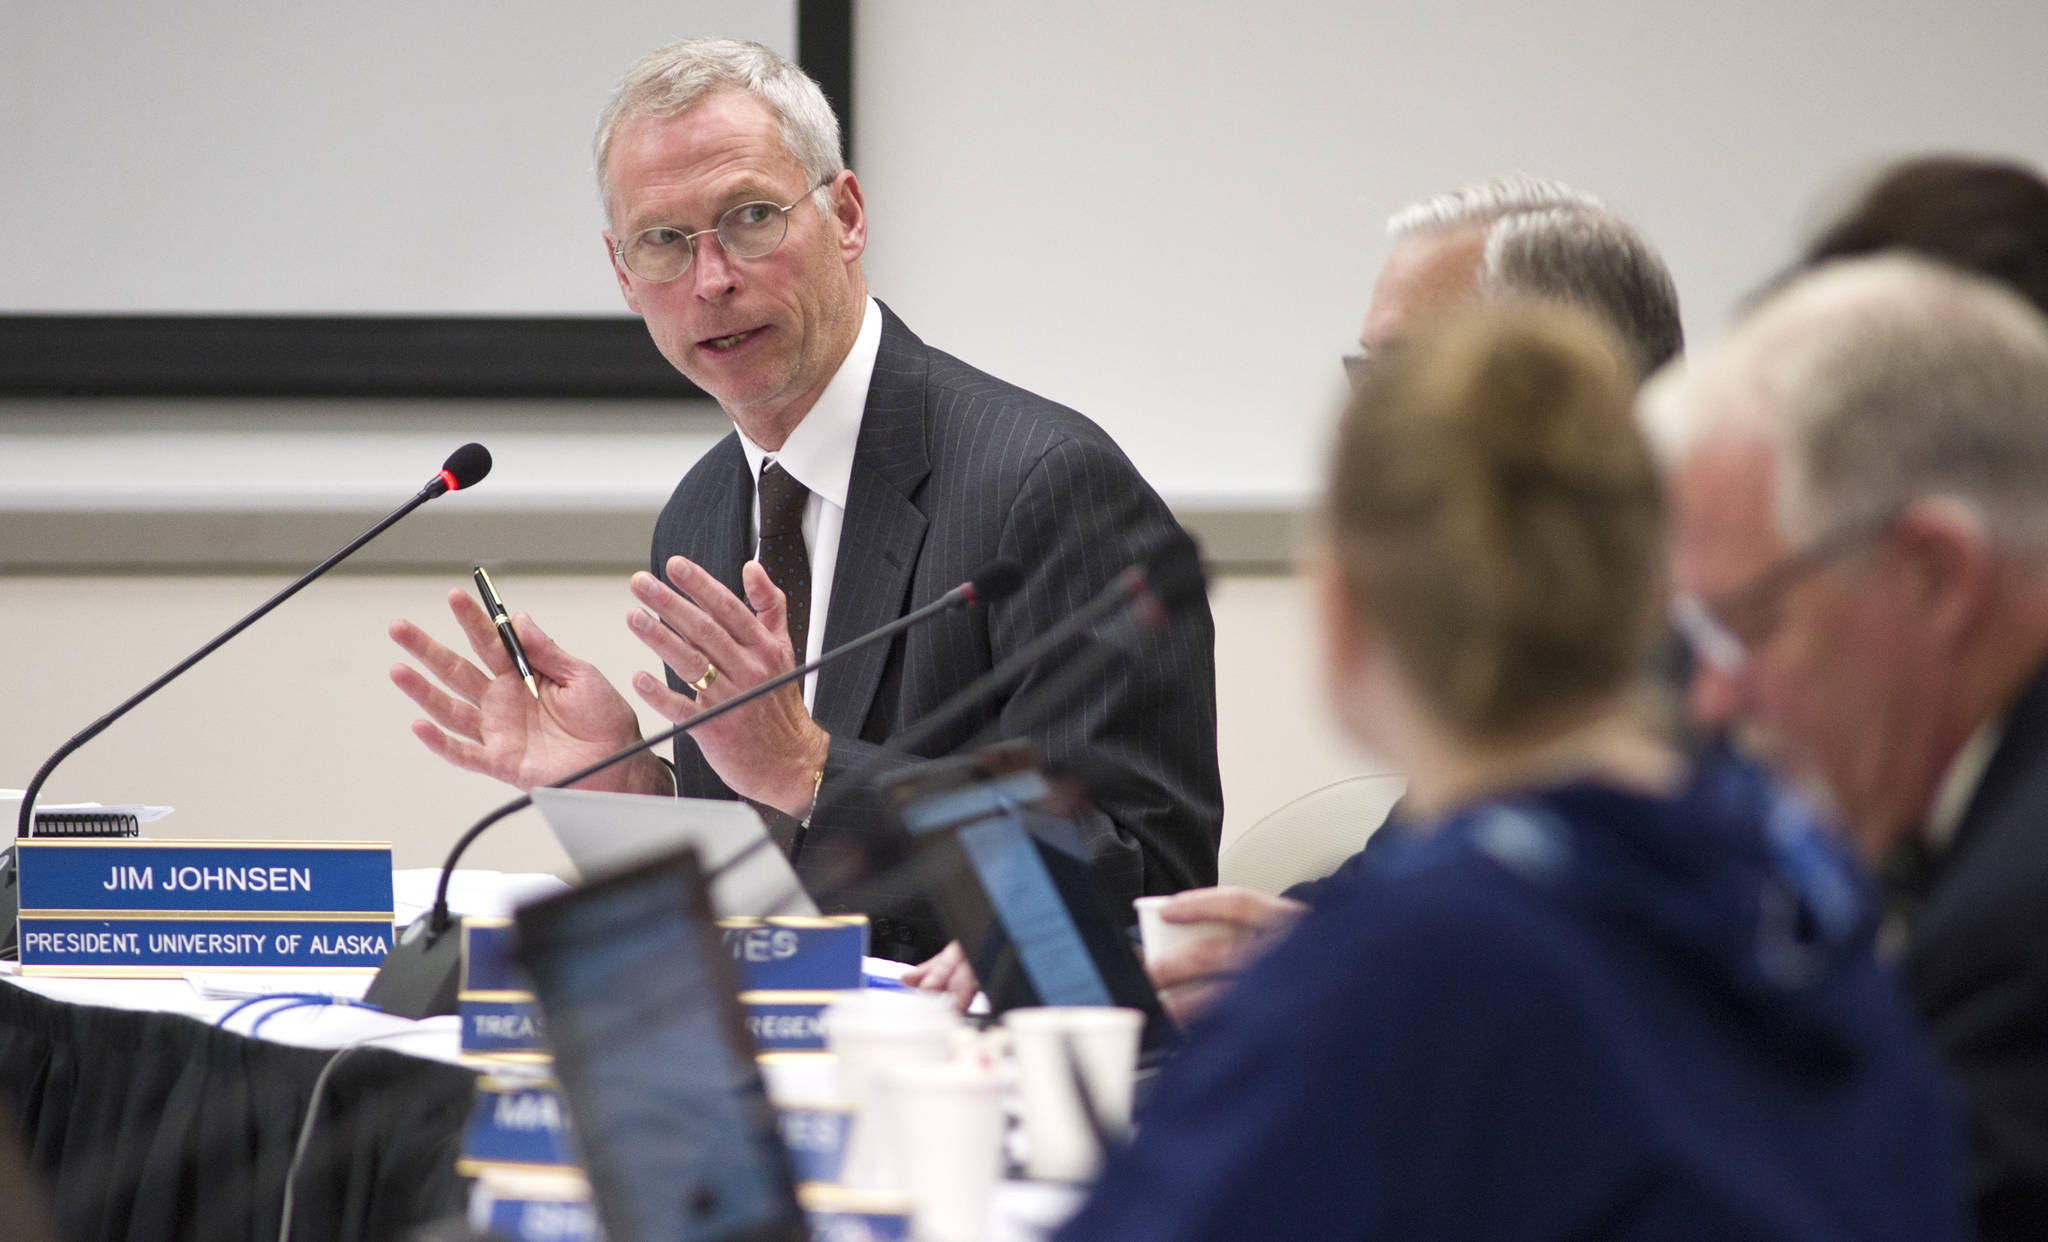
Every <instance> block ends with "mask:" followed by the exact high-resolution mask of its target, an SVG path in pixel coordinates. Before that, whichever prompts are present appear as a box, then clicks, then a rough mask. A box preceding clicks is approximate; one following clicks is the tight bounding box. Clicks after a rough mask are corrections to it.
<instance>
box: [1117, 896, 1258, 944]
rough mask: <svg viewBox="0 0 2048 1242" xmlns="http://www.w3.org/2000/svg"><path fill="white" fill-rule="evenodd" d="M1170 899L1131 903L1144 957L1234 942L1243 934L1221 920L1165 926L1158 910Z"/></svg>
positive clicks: (1146, 898)
mask: <svg viewBox="0 0 2048 1242" xmlns="http://www.w3.org/2000/svg"><path fill="white" fill-rule="evenodd" d="M1171 900H1173V898H1171V897H1140V898H1138V899H1137V900H1135V901H1133V902H1132V903H1131V905H1132V906H1134V907H1136V909H1137V911H1138V939H1139V940H1140V941H1142V942H1143V943H1144V946H1145V956H1146V957H1147V958H1153V957H1163V956H1165V955H1167V954H1169V953H1177V952H1179V951H1180V950H1182V949H1185V948H1187V947H1188V946H1189V945H1192V944H1199V943H1201V942H1202V941H1204V940H1236V939H1238V938H1239V937H1241V936H1243V935H1244V929H1243V928H1242V927H1240V926H1238V925H1237V924H1236V923H1229V922H1225V921H1223V920H1221V919H1204V920H1203V921H1201V922H1199V923H1169V922H1167V921H1166V919H1165V918H1163V917H1162V916H1161V915H1160V913H1159V909H1160V907H1161V906H1164V905H1165V904H1166V903H1167V902H1169V901H1171Z"/></svg>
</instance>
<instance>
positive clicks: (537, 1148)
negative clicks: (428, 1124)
mask: <svg viewBox="0 0 2048 1242" xmlns="http://www.w3.org/2000/svg"><path fill="white" fill-rule="evenodd" d="M576 1163H577V1157H576V1148H575V1145H574V1141H573V1140H572V1139H571V1138H570V1135H569V1114H568V1110H567V1109H566V1108H564V1107H563V1105H562V1097H561V1095H560V1094H559V1093H558V1092H557V1091H556V1090H555V1087H554V1086H553V1084H549V1083H534V1082H516V1081H505V1080H500V1079H494V1078H490V1077H485V1078H483V1079H480V1080H479V1081H478V1082H477V1084H476V1107H474V1108H473V1109H471V1110H470V1114H469V1128H468V1129H467V1130H466V1131H464V1133H463V1139H462V1158H461V1159H460V1160H458V1161H457V1162H456V1164H455V1171H456V1172H457V1173H460V1174H461V1175H462V1176H464V1177H475V1176H476V1175H477V1174H478V1173H479V1172H480V1171H481V1166H483V1165H506V1164H512V1165H548V1166H569V1167H574V1166H575V1165H576Z"/></svg>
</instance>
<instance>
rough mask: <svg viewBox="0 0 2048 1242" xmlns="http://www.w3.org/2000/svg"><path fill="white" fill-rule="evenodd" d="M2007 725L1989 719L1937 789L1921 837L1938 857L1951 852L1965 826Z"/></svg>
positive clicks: (1953, 761) (1951, 763)
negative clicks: (1957, 834)
mask: <svg viewBox="0 0 2048 1242" xmlns="http://www.w3.org/2000/svg"><path fill="white" fill-rule="evenodd" d="M2005 725H2006V720H2005V717H2003V716H1993V717H1991V718H1990V719H1989V720H1986V721H1985V722H1984V723H1983V724H1980V725H1978V726H1977V731H1976V732H1975V733H1972V734H1971V735H1970V740H1969V741H1967V742H1964V743H1963V748H1962V749H1961V750H1959V751H1957V752H1956V757H1955V758H1953V759H1951V760H1949V763H1948V771H1947V772H1945V773H1943V774H1942V778H1941V784H1940V785H1938V786H1936V787H1935V790H1934V802H1933V804H1932V805H1931V806H1929V807H1928V810H1927V827H1926V830H1925V832H1923V833H1922V834H1921V835H1922V838H1923V839H1924V840H1925V841H1926V842H1927V847H1928V848H1929V849H1931V850H1933V851H1934V852H1935V853H1936V854H1940V853H1941V852H1942V851H1944V850H1946V849H1948V847H1949V843H1950V842H1952V841H1954V840H1955V839H1956V832H1957V830H1958V829H1960V828H1961V827H1962V826H1963V812H1965V811H1967V810H1969V809H1970V799H1971V798H1972V797H1973V796H1975V794H1976V792H1977V786H1978V785H1980V784H1982V783H1983V781H1984V770H1985V769H1986V768H1988V767H1990V766H1991V756H1993V755H1994V754H1996V753H1998V744H1999V743H2000V742H2001V741H2003V740H2004V739H2005Z"/></svg>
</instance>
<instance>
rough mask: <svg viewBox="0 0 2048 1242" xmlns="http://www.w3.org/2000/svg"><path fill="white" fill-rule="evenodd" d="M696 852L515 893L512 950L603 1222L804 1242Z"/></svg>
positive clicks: (639, 1234) (636, 1239)
mask: <svg viewBox="0 0 2048 1242" xmlns="http://www.w3.org/2000/svg"><path fill="white" fill-rule="evenodd" d="M709 900H710V899H709V894H708V892H707V889H706V885H705V882H704V874H703V872H702V870H701V869H700V868H699V866H698V864H697V857H696V854H695V852H694V851H692V850H690V849H688V848H684V849H682V850H680V851H677V852H674V853H671V854H669V855H667V856H665V857H660V858H656V859H654V860H652V861H649V862H645V863H641V864H638V865H636V866H633V867H630V868H628V869H626V870H623V871H615V872H613V873H611V874H610V875H607V876H605V877H603V878H600V879H596V880H592V881H591V882H590V883H588V884H585V885H584V886H583V887H581V888H578V889H576V890H574V891H573V892H568V893H564V894H562V895H560V896H557V897H550V898H547V899H545V900H542V901H539V902H534V903H531V904H529V905H525V906H521V907H520V908H519V910H518V911H517V912H516V914H515V916H514V917H515V919H516V920H517V923H518V927H519V936H518V940H517V947H516V948H515V953H516V954H517V956H518V958H519V962H520V964H521V965H522V966H524V967H525V969H526V972H527V974H528V975H529V976H530V977H531V978H532V980H533V989H534V996H535V998H536V999H537V1000H538V1001H539V1002H540V1008H541V1013H542V1015H543V1017H544V1018H545V1020H546V1023H547V1033H548V1043H549V1045H550V1047H551V1048H552V1050H553V1052H554V1064H555V1077H556V1079H557V1081H558V1082H560V1084H561V1089H562V1094H563V1097H564V1099H565V1100H566V1102H567V1104H568V1106H569V1116H570V1120H571V1122H572V1128H573V1131H574V1134H575V1138H576V1145H577V1148H578V1150H579V1152H580V1154H581V1156H582V1159H583V1164H584V1168H585V1171H586V1172H587V1173H588V1174H589V1177H590V1188H591V1193H592V1196H593V1197H594V1198H595V1199H596V1201H597V1209H598V1215H599V1217H600V1218H601V1219H602V1220H603V1222H604V1226H605V1231H606V1233H607V1235H608V1236H610V1237H612V1238H616V1239H620V1240H621V1242H641V1240H647V1242H803V1240H804V1239H806V1238H808V1237H809V1230H808V1228H807V1227H806V1226H805V1224H804V1218H803V1214H802V1211H801V1210H800V1208H799V1207H798V1205H797V1200H796V1191H795V1184H794V1180H793V1176H792V1173H791V1170H790V1166H789V1161H788V1157H787V1153H786V1152H785V1151H784V1149H783V1146H782V1140H781V1137H780V1135H779V1134H778V1132H777V1130H776V1124H775V1114H774V1110H773V1109H772V1108H771V1107H770V1106H769V1102H768V1097H767V1094H766V1092H765V1091H764V1089H763V1085H762V1082H761V1077H760V1073H759V1070H758V1068H757V1066H756V1064H755V1061H754V1045H753V1041H752V1039H751V1038H750V1037H749V1036H748V1034H747V1030H746V1025H745V1021H744V1017H743V1015H742V1012H741V1009H740V1003H739V999H738V996H737V995H736V991H735V989H736V987H737V978H736V975H735V972H734V970H733V964H732V958H731V955H730V954H729V953H728V952H726V950H725V945H724V942H723V940H721V939H720V937H719V934H718V929H717V928H716V927H714V926H713V925H712V922H711V912H710V908H709Z"/></svg>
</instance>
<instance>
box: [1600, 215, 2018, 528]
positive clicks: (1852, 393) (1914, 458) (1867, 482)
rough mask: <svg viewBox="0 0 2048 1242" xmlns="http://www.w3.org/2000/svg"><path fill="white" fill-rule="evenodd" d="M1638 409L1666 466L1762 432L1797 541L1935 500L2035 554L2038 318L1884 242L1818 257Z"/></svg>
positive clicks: (1969, 279) (1782, 510) (1988, 286)
mask: <svg viewBox="0 0 2048 1242" xmlns="http://www.w3.org/2000/svg"><path fill="white" fill-rule="evenodd" d="M1640 405H1641V409H1640V414H1641V417H1642V421H1643V423H1644V427H1645V431H1646V432H1647V433H1648V434H1649V438H1650V441H1651V444H1652V446H1653V447H1654V448H1655V450H1656V452H1657V454H1658V456H1659V457H1660V458H1662V459H1663V461H1664V462H1665V463H1666V465H1667V467H1669V466H1671V465H1675V464H1677V463H1678V462H1679V461H1682V460H1683V459H1684V457H1685V456H1686V455H1688V454H1689V453H1690V452H1691V451H1692V450H1693V448H1695V447H1696V446H1698V445H1699V444H1701V443H1702V442H1704V441H1706V440H1707V439H1709V438H1711V437H1715V436H1727V435H1738V434H1745V433H1746V434H1750V435H1761V436H1762V437H1764V439H1765V442H1766V443H1768V444H1771V445H1772V446H1774V449H1775V451H1774V454H1773V456H1774V458H1775V469H1776V473H1777V479H1776V487H1775V492H1776V501H1777V508H1778V517H1779V520H1780V523H1781V525H1782V526H1783V528H1784V530H1785V532H1786V535H1787V537H1788V538H1789V539H1791V540H1792V541H1794V542H1795V543H1798V542H1805V541H1808V540H1811V539H1814V538H1817V537H1818V536H1819V535H1821V534H1822V533H1823V532H1826V531H1830V530H1834V529H1837V528H1839V527H1841V526H1843V525H1845V524H1847V523H1850V522H1855V521H1861V520H1865V519H1869V518H1874V517H1877V516H1880V515H1883V514H1886V513H1891V512H1895V511H1897V510H1898V509H1900V508H1903V507H1904V506H1906V505H1908V504H1910V503H1912V502H1913V501H1915V500H1918V499H1920V498H1922V497H1929V496H1946V497H1951V498H1954V499H1956V500H1960V501H1961V502H1963V503H1964V504H1965V505H1966V506H1968V507H1969V508H1970V509H1972V510H1973V511H1975V513H1976V514H1977V515H1978V517H1979V518H1980V520H1982V522H1983V523H1984V526H1985V529H1986V531H1987V532H1988V533H1989V534H1990V536H1991V537H1992V538H1993V539H1994V540H1996V541H1997V542H1998V543H1999V544H2001V545H2002V546H2004V547H2006V548H2008V549H2010V550H2012V551H2014V552H2017V553H2020V554H2023V555H2027V556H2039V555H2042V554H2044V553H2048V320H2043V319H2042V317H2041V316H2040V314H2039V313H2038V312H2036V311H2035V310H2034V309H2033V308H2032V307H2031V306H2029V305H2028V304H2027V303H2026V302H2024V301H2022V300H2021V299H2020V298H2018V297H2017V296H2015V295H2014V294H2012V293H2011V292H2009V291H2007V290H2006V289H2004V288H2002V287H2000V286H1997V285H1994V284H1992V283H1991V282H1989V281H1985V280H1982V279H1979V278H1977V277H1974V276H1967V275H1964V274H1962V273H1961V272H1958V271H1953V270H1950V269H1948V268H1945V267H1943V266H1940V265H1938V264H1934V263H1931V262H1928V261H1927V260H1924V259H1918V258H1911V257H1908V256H1905V255H1897V254H1894V255H1885V256H1881V257H1876V258H1865V259H1852V260H1843V261H1838V262H1833V263H1829V264H1825V265H1823V266H1822V267H1820V268H1818V269H1816V270H1815V271H1813V272H1812V273H1811V274H1809V275H1807V276H1804V277H1801V278H1800V279H1799V280H1797V281H1794V282H1793V283H1792V284H1790V285H1787V286H1786V287H1785V288H1784V289H1783V290H1781V291H1780V292H1779V293H1777V294H1776V295H1774V296H1773V297H1771V298H1770V300H1768V301H1767V302H1765V303H1763V305H1762V306H1760V307H1759V308H1758V309H1757V310H1756V311H1755V312H1754V313H1753V314H1752V315H1751V316H1750V317H1749V318H1748V319H1747V320H1745V321H1744V322H1743V323H1742V324H1741V325H1740V326H1739V327H1738V328H1737V329H1736V331H1735V333H1734V334H1733V335H1732V336H1730V338H1729V339H1728V341H1727V343H1726V344H1724V345H1723V346H1722V347H1721V348H1720V349H1718V350H1716V351H1715V352H1714V353H1712V354H1711V355H1709V356H1708V358H1707V359H1705V360H1703V361H1702V362H1700V363H1697V364H1694V365H1692V366H1689V367H1688V368H1686V372H1685V373H1683V374H1678V375H1674V376H1672V377H1670V378H1668V379H1666V380H1663V381H1661V382H1659V383H1657V384H1655V385H1653V386H1652V387H1651V388H1650V389H1649V390H1648V391H1646V392H1645V393H1644V395H1643V399H1642V401H1641V403H1640Z"/></svg>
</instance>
